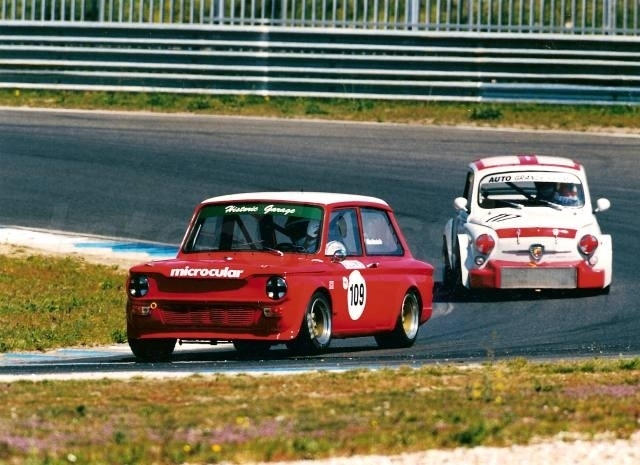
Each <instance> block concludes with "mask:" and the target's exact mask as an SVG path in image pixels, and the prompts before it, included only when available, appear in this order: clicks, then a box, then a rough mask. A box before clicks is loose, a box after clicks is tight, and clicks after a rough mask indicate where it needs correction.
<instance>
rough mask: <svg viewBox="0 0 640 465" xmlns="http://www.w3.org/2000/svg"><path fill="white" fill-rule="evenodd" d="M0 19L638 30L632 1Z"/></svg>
mask: <svg viewBox="0 0 640 465" xmlns="http://www.w3.org/2000/svg"><path fill="white" fill-rule="evenodd" d="M0 21H42V22H56V21H58V22H80V23H84V22H98V23H128V24H191V25H224V26H278V27H303V28H346V29H375V30H410V31H443V32H480V33H484V32H489V33H491V32H498V33H534V34H546V33H548V34H577V35H588V34H596V35H599V34H606V35H639V33H640V1H639V0H0Z"/></svg>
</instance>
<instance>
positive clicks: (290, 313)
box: [127, 192, 433, 361]
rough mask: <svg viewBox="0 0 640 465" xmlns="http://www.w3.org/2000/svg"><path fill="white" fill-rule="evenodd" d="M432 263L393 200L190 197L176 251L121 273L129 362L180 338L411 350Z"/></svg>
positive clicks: (159, 355) (163, 353) (428, 293)
mask: <svg viewBox="0 0 640 465" xmlns="http://www.w3.org/2000/svg"><path fill="white" fill-rule="evenodd" d="M432 292H433V267H432V266H431V265H430V264H428V263H425V262H423V261H420V260H417V259H416V258H414V257H413V256H412V254H411V252H410V250H409V246H408V245H407V242H406V239H405V237H404V236H403V234H402V232H401V230H400V228H399V226H398V223H397V221H396V218H395V216H394V214H393V211H392V209H391V208H390V206H389V205H388V204H387V203H386V202H384V201H383V200H380V199H377V198H374V197H367V196H360V195H350V194H335V193H312V192H266V193H245V194H234V195H226V196H220V197H215V198H211V199H208V200H205V201H203V202H202V203H200V204H199V205H198V207H197V208H196V210H195V213H194V215H193V217H192V220H191V222H190V224H189V227H188V229H187V232H186V234H185V236H184V239H183V241H182V244H181V246H180V249H179V252H178V254H177V256H176V258H175V259H170V260H162V261H154V262H149V263H144V264H140V265H137V266H134V267H132V268H131V269H130V272H129V277H128V284H127V293H128V301H127V336H128V341H129V346H130V347H131V350H132V352H133V354H134V355H135V356H136V358H137V359H139V360H141V361H154V360H162V359H167V358H169V357H170V356H171V354H172V353H173V350H174V348H175V344H176V342H177V341H178V340H180V341H185V342H190V341H191V342H207V343H211V344H216V343H218V342H232V343H233V345H234V347H235V348H236V350H238V351H239V352H242V353H243V354H245V355H259V354H261V353H263V352H265V351H267V350H268V349H269V348H270V347H271V346H272V345H275V344H286V346H287V347H288V348H289V349H290V350H292V351H295V352H296V353H306V354H309V353H319V352H321V351H323V350H325V349H326V348H327V347H328V346H329V344H330V342H331V340H332V339H334V338H347V337H356V336H374V337H375V340H376V342H377V344H378V345H379V346H381V347H385V348H404V347H409V346H411V345H412V344H413V343H414V342H415V340H416V338H417V335H418V330H419V327H420V325H422V324H423V323H425V322H426V321H427V320H428V319H429V318H430V317H431V312H432Z"/></svg>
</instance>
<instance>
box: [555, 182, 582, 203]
mask: <svg viewBox="0 0 640 465" xmlns="http://www.w3.org/2000/svg"><path fill="white" fill-rule="evenodd" d="M554 200H555V201H556V202H557V203H559V204H560V205H575V204H577V203H578V201H579V199H578V187H577V186H576V185H575V184H571V183H565V182H560V183H558V184H557V186H556V193H555V196H554Z"/></svg>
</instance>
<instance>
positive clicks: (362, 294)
mask: <svg viewBox="0 0 640 465" xmlns="http://www.w3.org/2000/svg"><path fill="white" fill-rule="evenodd" d="M343 286H344V288H345V289H346V290H347V306H348V307H349V316H350V317H351V319H352V320H357V319H359V318H360V317H361V316H362V313H363V312H364V307H365V305H366V304H367V283H366V282H365V281H364V278H363V277H362V274H360V272H359V271H358V270H353V271H352V272H351V274H350V275H349V279H348V280H347V279H346V278H345V279H344V280H343Z"/></svg>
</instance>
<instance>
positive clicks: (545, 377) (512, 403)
mask: <svg viewBox="0 0 640 465" xmlns="http://www.w3.org/2000/svg"><path fill="white" fill-rule="evenodd" d="M639 386H640V360H638V359H634V360H626V361H622V360H618V361H602V360H600V361H598V360H594V361H586V362H574V363H568V362H565V363H556V364H533V363H528V362H526V361H524V360H522V359H516V360H514V361H511V362H501V363H491V364H486V365H483V366H480V367H476V368H461V367H455V366H430V367H424V368H420V369H411V368H401V369H399V370H381V371H366V370H361V371H350V372H345V373H308V374H303V375H291V376H274V375H261V376H251V375H234V376H216V375H212V376H200V375H194V376H191V377H188V378H184V379H171V380H142V379H139V378H137V379H136V378H134V379H132V380H129V381H115V380H106V379H105V380H100V381H45V382H35V383H34V382H28V381H20V382H15V383H12V384H3V385H0V403H1V404H2V405H3V408H2V409H1V410H0V462H3V463H28V464H62V463H69V462H73V463H79V464H85V463H86V464H115V463H126V464H151V463H155V464H180V463H192V464H194V463H210V464H214V463H221V462H224V463H246V462H250V461H251V462H255V461H280V460H300V459H316V458H325V457H335V456H351V455H355V454H399V453H403V452H412V451H424V450H428V449H434V448H439V449H448V448H454V447H473V446H477V445H492V446H505V445H508V444H514V443H517V444H526V443H528V442H530V441H532V440H534V439H539V438H541V437H550V436H555V435H558V434H560V433H563V434H564V435H568V436H569V437H572V438H576V437H579V438H583V439H590V438H593V437H595V436H597V435H598V434H599V433H602V432H607V433H608V434H609V435H610V436H611V437H615V438H628V437H629V436H630V435H631V434H632V433H633V432H634V431H636V430H637V428H638V420H637V419H638V414H639V409H640V408H639V407H638V405H640V387H639Z"/></svg>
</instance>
